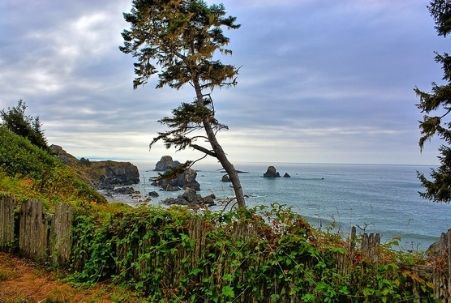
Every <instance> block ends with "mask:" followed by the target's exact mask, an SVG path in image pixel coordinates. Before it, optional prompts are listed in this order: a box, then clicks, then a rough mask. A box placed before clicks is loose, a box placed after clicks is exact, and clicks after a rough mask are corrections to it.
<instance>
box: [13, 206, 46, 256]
mask: <svg viewBox="0 0 451 303" xmlns="http://www.w3.org/2000/svg"><path fill="white" fill-rule="evenodd" d="M19 225H20V226H19V251H20V253H21V254H22V255H24V256H26V257H28V258H30V259H33V260H35V261H40V262H43V261H46V260H47V259H48V234H49V224H48V220H47V219H46V218H45V216H44V213H43V206H42V203H41V202H39V201H28V202H25V203H22V205H21V212H20V223H19Z"/></svg>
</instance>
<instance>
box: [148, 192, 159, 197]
mask: <svg viewBox="0 0 451 303" xmlns="http://www.w3.org/2000/svg"><path fill="white" fill-rule="evenodd" d="M147 195H148V196H149V197H152V198H158V197H159V196H160V195H159V194H158V193H157V192H156V191H151V192H150V193H148V194H147Z"/></svg>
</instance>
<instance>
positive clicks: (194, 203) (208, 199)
mask: <svg viewBox="0 0 451 303" xmlns="http://www.w3.org/2000/svg"><path fill="white" fill-rule="evenodd" d="M215 199H216V197H215V195H213V194H211V195H208V196H205V197H202V196H201V195H198V194H197V193H196V191H195V190H194V189H192V188H186V189H185V191H184V192H183V194H182V195H180V196H178V197H177V198H168V199H166V200H164V201H163V203H164V204H167V205H173V204H177V205H186V206H189V207H191V208H199V207H205V206H213V205H215Z"/></svg>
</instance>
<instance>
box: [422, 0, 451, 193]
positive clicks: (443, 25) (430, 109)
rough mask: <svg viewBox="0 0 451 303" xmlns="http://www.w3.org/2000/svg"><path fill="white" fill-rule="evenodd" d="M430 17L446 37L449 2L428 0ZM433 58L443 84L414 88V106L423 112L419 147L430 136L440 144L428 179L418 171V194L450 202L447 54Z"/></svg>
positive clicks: (450, 70) (450, 68) (450, 66)
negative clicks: (428, 88) (426, 89)
mask: <svg viewBox="0 0 451 303" xmlns="http://www.w3.org/2000/svg"><path fill="white" fill-rule="evenodd" d="M428 9H429V12H430V14H431V16H432V17H433V18H434V20H435V24H436V26H435V28H436V30H437V33H438V35H439V36H443V37H444V38H446V36H447V35H448V34H449V33H450V32H451V2H450V1H449V0H435V1H431V2H430V4H429V6H428ZM435 61H436V62H437V63H439V64H441V65H442V69H443V73H444V75H443V81H444V82H445V83H443V84H437V83H435V82H434V83H432V90H431V92H424V91H422V90H420V89H418V88H415V92H416V94H417V95H418V97H419V98H420V103H419V104H417V106H418V108H419V109H420V110H421V112H422V113H424V116H423V120H422V121H420V130H421V137H420V141H419V145H420V148H421V149H423V147H424V143H425V142H426V141H427V140H429V139H431V138H432V137H434V136H437V137H438V138H440V139H441V140H442V141H444V143H443V144H442V145H441V146H440V148H439V152H440V156H439V157H438V158H439V160H440V166H439V167H438V168H437V169H433V170H432V172H431V176H430V177H431V179H428V178H427V177H426V176H425V175H424V174H420V173H419V174H418V176H419V178H420V181H421V183H422V184H423V186H424V188H425V189H426V191H425V192H422V193H420V195H421V196H423V197H425V198H427V199H430V200H433V201H436V202H450V201H451V148H450V145H451V122H450V121H449V117H448V115H449V113H450V112H451V57H450V56H449V55H448V54H447V53H443V54H438V53H436V56H435Z"/></svg>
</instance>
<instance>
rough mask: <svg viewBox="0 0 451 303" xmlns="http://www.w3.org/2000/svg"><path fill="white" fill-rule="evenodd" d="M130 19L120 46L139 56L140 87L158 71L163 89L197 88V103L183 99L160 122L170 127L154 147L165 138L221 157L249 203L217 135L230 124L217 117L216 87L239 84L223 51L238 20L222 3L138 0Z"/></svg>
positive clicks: (137, 80) (237, 192)
mask: <svg viewBox="0 0 451 303" xmlns="http://www.w3.org/2000/svg"><path fill="white" fill-rule="evenodd" d="M124 18H125V20H126V21H127V22H128V23H129V25H130V29H126V30H124V31H123V33H122V36H123V39H124V45H123V46H121V47H120V50H121V51H122V52H124V53H126V54H131V55H133V57H135V58H136V62H135V63H134V70H135V75H136V78H135V79H134V81H133V86H134V88H137V87H139V86H141V85H143V84H145V83H147V81H148V80H149V78H150V77H151V76H152V75H155V74H156V75H157V76H158V84H157V88H161V87H164V86H169V87H171V88H175V89H180V88H181V87H183V86H184V85H186V84H188V85H190V86H191V87H192V88H193V89H194V92H195V97H194V100H193V101H186V102H183V103H182V104H181V105H180V106H179V107H177V108H176V109H174V110H173V112H172V116H169V117H164V118H163V119H162V120H160V122H161V123H162V124H164V125H166V126H167V127H168V129H169V130H168V131H165V132H161V133H159V134H158V136H157V137H155V138H154V140H153V141H152V142H151V143H150V146H152V145H153V144H155V143H156V142H158V141H160V140H161V141H163V142H164V143H165V145H166V147H167V148H170V147H175V148H176V149H178V150H181V149H185V148H187V147H190V148H193V149H195V150H197V151H200V152H202V153H203V154H204V157H205V156H212V157H214V158H216V159H218V161H219V162H220V163H221V165H222V166H223V168H224V169H225V170H226V172H227V174H228V175H229V176H230V179H231V181H232V185H233V188H234V191H235V196H236V199H237V202H238V204H239V205H240V206H244V205H245V201H244V195H243V191H242V187H241V183H240V181H239V177H238V174H237V173H236V171H235V168H234V167H233V165H232V164H231V162H230V161H229V160H228V158H227V156H226V154H225V152H224V150H223V149H222V147H221V145H220V144H219V142H218V140H217V138H216V134H217V132H218V131H219V130H222V129H227V126H225V125H223V124H221V123H219V122H218V121H217V120H216V118H215V109H214V104H213V98H212V96H211V93H212V91H213V89H214V88H217V87H224V86H233V85H235V84H236V76H237V74H238V69H237V68H236V67H235V66H233V65H229V64H224V63H222V62H221V61H220V60H219V59H218V57H219V56H218V55H219V54H223V55H230V54H232V51H231V50H230V49H228V48H227V45H228V44H229V42H230V41H229V38H228V37H226V36H225V34H224V29H237V28H239V27H240V25H238V24H236V23H235V21H236V18H235V17H232V16H227V14H226V11H225V7H224V6H223V5H222V4H219V5H218V4H212V5H208V4H207V3H205V2H204V1H201V0H134V1H133V5H132V9H131V11H130V13H124ZM201 131H202V132H204V133H200V132H201ZM199 141H202V142H204V143H209V145H210V146H209V147H208V146H203V145H202V144H201V143H199ZM202 158H203V157H202ZM192 163H193V162H187V163H185V165H184V167H188V166H190V165H192Z"/></svg>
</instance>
